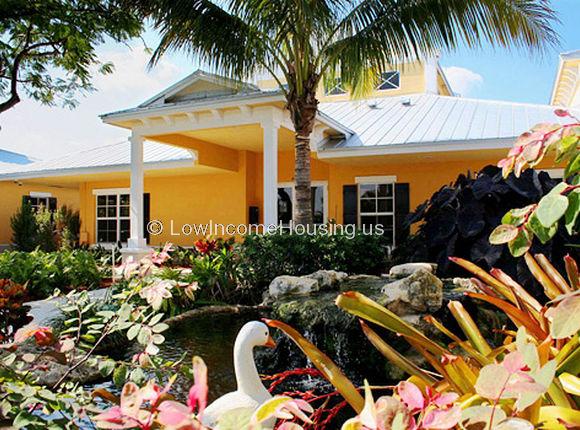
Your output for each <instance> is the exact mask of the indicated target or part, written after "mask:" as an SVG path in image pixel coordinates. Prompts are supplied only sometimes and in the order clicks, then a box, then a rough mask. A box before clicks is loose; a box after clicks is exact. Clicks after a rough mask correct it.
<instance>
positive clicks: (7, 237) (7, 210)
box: [0, 180, 80, 246]
mask: <svg viewBox="0 0 580 430" xmlns="http://www.w3.org/2000/svg"><path fill="white" fill-rule="evenodd" d="M30 192H42V193H51V194H52V196H53V197H56V199H57V206H58V207H61V206H62V205H67V206H69V207H70V208H73V209H75V210H78V209H79V208H80V195H79V190H78V188H76V187H71V188H61V187H54V186H47V185H43V184H42V181H41V180H39V181H38V183H26V182H24V183H22V185H18V184H16V183H14V181H8V182H0V246H5V245H8V244H10V243H11V241H12V229H11V228H10V218H11V217H12V215H13V214H14V213H15V212H16V211H17V210H18V208H19V207H20V205H21V204H22V196H25V195H29V193H30Z"/></svg>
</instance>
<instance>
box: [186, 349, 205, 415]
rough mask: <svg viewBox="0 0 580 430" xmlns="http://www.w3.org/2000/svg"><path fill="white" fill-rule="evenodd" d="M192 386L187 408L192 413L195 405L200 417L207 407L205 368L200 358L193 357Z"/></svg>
mask: <svg viewBox="0 0 580 430" xmlns="http://www.w3.org/2000/svg"><path fill="white" fill-rule="evenodd" d="M193 379H194V384H193V386H192V387H191V389H190V390H189V397H188V399H187V406H189V408H190V409H191V410H192V411H193V410H195V406H196V405H197V413H198V415H200V416H201V414H203V411H204V410H205V407H206V406H207V392H208V387H207V366H206V365H205V363H204V362H203V360H202V359H201V358H200V357H193Z"/></svg>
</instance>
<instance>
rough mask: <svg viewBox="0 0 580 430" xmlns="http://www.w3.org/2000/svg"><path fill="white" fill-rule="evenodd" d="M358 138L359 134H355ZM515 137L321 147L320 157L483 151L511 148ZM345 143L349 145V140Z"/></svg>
mask: <svg viewBox="0 0 580 430" xmlns="http://www.w3.org/2000/svg"><path fill="white" fill-rule="evenodd" d="M353 138H357V136H353ZM515 138H516V137H513V138H502V139H478V140H475V139H468V140H465V141H460V142H457V141H446V142H432V143H402V144H392V145H375V146H362V145H357V146H351V147H342V148H329V149H324V147H323V148H320V149H319V150H318V158H321V159H322V158H345V157H370V156H375V155H393V154H422V153H424V154H426V153H432V152H455V151H481V150H485V149H506V148H508V149H509V148H511V147H512V146H513V143H514V139H515ZM344 145H348V142H347V143H345V144H344Z"/></svg>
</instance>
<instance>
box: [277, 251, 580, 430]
mask: <svg viewBox="0 0 580 430" xmlns="http://www.w3.org/2000/svg"><path fill="white" fill-rule="evenodd" d="M454 262H455V263H457V264H459V265H460V266H461V267H463V268H465V269H466V270H469V271H470V272H472V273H473V274H474V275H475V276H476V277H477V278H476V279H475V280H474V283H475V284H476V285H477V286H478V290H479V291H477V292H469V293H467V295H468V296H469V297H471V298H472V299H476V300H482V301H484V302H487V303H489V304H491V305H493V306H495V307H497V308H498V309H499V310H501V311H502V312H504V313H505V314H506V315H507V316H508V317H509V319H510V320H511V322H512V323H513V324H514V326H515V327H516V328H517V332H516V331H513V330H510V329H507V330H506V331H505V334H506V340H505V342H504V343H503V344H501V345H490V344H489V343H488V342H487V340H486V339H485V338H484V337H483V336H482V335H481V333H480V332H479V330H478V328H477V325H476V324H475V322H474V321H473V319H472V318H471V316H470V315H469V314H468V313H467V311H466V310H465V309H464V307H463V305H462V304H461V303H460V302H457V301H451V302H450V303H449V304H448V308H449V310H450V312H451V314H452V315H453V316H454V317H455V319H456V320H457V323H458V325H459V327H460V328H461V330H462V332H463V336H465V339H464V338H462V337H461V336H458V335H456V334H454V333H453V332H452V331H451V330H449V329H448V328H447V327H445V326H444V325H443V324H441V322H440V321H438V320H437V319H436V318H434V317H432V316H429V317H427V318H426V320H427V322H428V323H429V324H431V325H432V326H433V327H435V328H436V329H437V330H439V331H440V332H441V333H442V334H443V335H444V336H446V337H448V338H449V341H450V342H451V343H450V344H449V345H443V344H440V343H438V342H435V341H433V340H432V339H431V338H430V337H428V336H427V335H425V334H424V333H423V332H422V331H420V330H419V329H417V328H416V327H414V326H412V325H410V324H409V323H407V322H405V321H404V320H403V319H402V318H400V317H398V316H397V315H396V314H394V313H393V312H391V311H389V310H388V309H386V308H385V307H383V306H381V305H379V304H378V303H376V302H374V301H372V300H371V299H369V298H367V297H365V296H364V295H362V294H360V293H357V292H345V293H342V294H340V295H339V296H338V298H337V300H336V304H337V305H338V306H339V307H340V308H341V309H344V310H346V311H347V312H349V313H351V314H353V315H355V316H357V317H359V318H361V320H364V321H367V322H369V323H372V324H373V325H376V326H379V327H381V328H382V329H386V330H389V331H392V332H394V333H396V334H398V335H399V336H401V337H402V338H404V339H405V340H406V341H407V342H408V343H409V344H410V345H411V346H413V347H414V348H415V349H416V350H417V351H419V352H420V353H421V354H422V355H423V357H424V359H425V360H426V362H427V363H429V365H430V367H431V368H432V369H431V370H426V369H423V368H420V367H418V366H417V365H416V364H415V363H414V362H412V361H411V360H409V359H408V358H406V357H404V356H403V355H401V354H400V353H398V352H397V351H396V350H395V349H393V348H392V347H391V346H390V345H389V344H387V343H386V342H385V341H384V340H383V339H382V338H381V337H380V336H379V335H378V334H377V332H375V331H374V330H373V329H372V328H371V327H370V326H369V325H367V323H366V322H363V321H361V324H362V328H363V332H364V333H365V335H366V336H367V338H368V339H369V341H370V342H371V343H372V344H373V345H374V346H375V347H376V348H377V349H378V350H379V351H380V352H381V353H382V354H383V355H384V356H385V357H386V358H387V359H388V360H389V361H391V362H392V363H393V364H395V365H397V366H398V367H400V368H401V369H402V370H404V371H405V372H406V373H408V374H409V375H410V376H411V379H410V381H412V382H413V383H414V384H415V385H417V386H419V387H421V390H420V391H421V392H422V394H421V395H422V396H423V398H424V399H425V398H428V399H432V398H436V397H438V396H448V395H449V394H450V393H449V391H450V390H452V391H453V392H455V393H457V394H458V395H459V396H460V397H459V403H458V404H460V406H461V408H462V409H463V413H462V415H461V417H460V419H461V421H466V422H468V423H467V424H466V425H465V426H466V427H467V428H486V429H487V428H489V429H492V428H493V429H496V428H502V427H501V425H507V424H505V421H506V420H507V418H508V417H510V418H518V419H520V420H524V422H526V421H527V422H528V424H526V427H523V428H530V429H532V428H533V425H532V424H538V423H540V422H546V421H547V422H550V425H553V426H555V427H548V428H564V427H558V424H557V422H558V421H557V419H558V418H557V417H560V420H561V421H560V423H561V424H560V425H561V426H564V425H565V426H578V425H580V413H578V412H577V410H576V399H575V398H574V396H577V395H578V393H579V391H578V384H580V380H579V379H578V378H577V377H575V376H574V375H577V374H578V371H579V370H580V369H578V363H579V362H580V361H579V360H578V356H579V354H580V344H579V342H578V331H579V330H580V300H579V298H580V294H579V292H580V283H579V276H578V267H577V265H576V262H575V261H574V260H573V259H572V258H570V257H568V258H567V259H566V267H567V273H568V278H569V279H568V281H566V280H565V279H564V277H562V276H561V275H560V274H559V273H558V272H557V271H556V269H555V268H554V267H553V266H552V265H551V264H550V263H549V262H548V261H547V259H546V258H545V257H544V256H542V255H536V256H531V255H529V254H526V263H527V264H528V267H529V269H530V271H531V272H532V274H533V275H534V277H535V278H536V279H537V280H538V282H539V283H540V284H541V285H542V286H543V287H544V291H545V294H546V296H547V298H548V300H549V301H548V300H546V301H544V303H543V304H540V302H539V301H538V300H536V299H535V298H534V297H532V296H531V295H530V294H529V293H527V292H526V290H525V289H524V288H523V287H522V286H521V285H519V284H518V283H516V282H515V281H514V280H513V279H511V278H510V277H509V276H507V275H506V274H505V273H504V272H502V271H501V270H493V271H492V272H491V274H488V273H487V272H485V271H484V270H483V269H481V268H479V267H478V266H476V265H474V264H473V263H469V262H467V261H465V260H462V259H454ZM268 324H269V325H270V326H272V327H277V328H280V329H281V330H283V331H284V333H285V334H287V335H288V336H289V337H290V338H292V340H294V342H296V344H297V345H298V346H299V347H300V348H301V349H302V350H303V351H304V352H305V353H306V354H307V355H308V357H309V358H310V359H311V360H312V362H313V364H314V365H315V366H316V367H317V368H318V369H319V370H320V371H321V372H322V373H323V374H324V375H325V376H326V377H327V378H328V380H329V381H330V382H331V383H332V384H333V385H334V386H335V387H336V389H337V390H338V391H339V392H340V393H341V394H342V395H343V396H344V398H345V399H346V400H347V401H348V402H349V404H350V405H351V406H352V407H353V409H354V410H355V411H357V412H358V413H361V415H360V417H362V418H364V417H365V414H364V413H362V411H363V405H364V400H363V398H362V397H361V395H360V394H359V393H358V391H357V390H356V389H355V388H354V387H353V385H352V383H350V381H348V379H347V378H346V377H345V376H344V375H343V374H342V372H341V371H340V369H338V368H337V367H336V365H335V364H334V363H332V361H331V360H330V359H329V358H328V357H327V356H326V355H324V353H322V352H321V351H320V350H318V348H316V347H315V346H314V345H312V344H311V343H310V342H308V341H307V340H306V339H305V338H304V337H302V336H301V335H300V334H299V333H298V332H297V331H296V330H294V329H292V328H291V327H289V326H287V325H286V324H284V323H282V322H280V321H268ZM415 391H416V390H415ZM399 394H400V393H399ZM417 397H418V395H417ZM403 403H405V402H404V401H403ZM422 405H423V407H424V409H421V408H420V409H421V411H422V413H421V414H420V420H417V421H416V423H415V424H416V425H419V426H423V427H419V428H452V427H454V425H450V426H447V424H445V426H443V424H438V425H437V426H434V427H429V425H431V424H428V423H431V421H430V419H431V418H429V419H427V418H426V416H427V411H428V410H429V411H431V412H434V411H435V410H437V408H435V409H433V408H429V405H430V403H429V402H427V403H425V402H423V403H422ZM407 408H408V405H407ZM379 409H380V408H379V407H378V406H376V408H375V410H376V411H378V410H379ZM447 409H448V407H447V406H446V407H445V408H444V411H443V412H438V414H439V413H440V414H442V417H440V418H441V419H443V418H446V419H448V418H449V416H451V417H455V416H456V415H455V414H451V411H447ZM396 410H397V408H395V409H392V410H390V413H389V414H386V415H388V416H389V417H390V419H393V418H394V417H395V415H396V414H392V412H393V411H395V412H396ZM418 410H419V409H413V408H411V412H410V413H408V412H409V411H407V412H404V413H403V412H401V414H402V415H401V418H400V419H403V418H404V419H405V420H408V419H410V417H412V416H413V414H414V413H417V411H418ZM383 416H385V414H383ZM360 417H359V418H360ZM367 418H368V416H367ZM359 421H360V419H359ZM366 422H367V423H368V422H369V421H366ZM446 422H447V423H449V421H446ZM530 423H532V424H530ZM555 423H556V424H555ZM359 424H360V423H359ZM482 424H483V427H481V425H482ZM353 425H354V423H353ZM381 425H383V426H384V428H390V427H386V424H385V423H384V422H383V423H382V424H381ZM440 425H441V426H440ZM470 426H476V427H470ZM477 426H480V427H477ZM346 428H347V429H350V428H359V429H366V428H369V429H372V428H383V427H380V426H378V427H377V426H375V427H373V426H371V425H368V424H364V426H360V425H359V427H356V426H354V427H346ZM399 428H407V427H405V426H403V427H399ZM411 428H416V427H411Z"/></svg>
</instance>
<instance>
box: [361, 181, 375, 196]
mask: <svg viewBox="0 0 580 430" xmlns="http://www.w3.org/2000/svg"><path fill="white" fill-rule="evenodd" d="M376 188H377V186H376V185H375V184H361V185H360V188H359V191H360V196H361V198H362V197H375V196H376Z"/></svg>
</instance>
